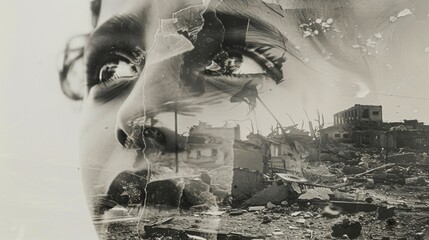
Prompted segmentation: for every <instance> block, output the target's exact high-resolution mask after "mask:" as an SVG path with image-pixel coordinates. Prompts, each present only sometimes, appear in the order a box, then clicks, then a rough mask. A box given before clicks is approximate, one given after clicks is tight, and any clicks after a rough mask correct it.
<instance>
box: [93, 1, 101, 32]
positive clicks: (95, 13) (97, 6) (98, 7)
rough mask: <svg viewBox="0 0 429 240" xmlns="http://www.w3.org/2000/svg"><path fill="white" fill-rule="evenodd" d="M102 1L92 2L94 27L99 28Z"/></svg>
mask: <svg viewBox="0 0 429 240" xmlns="http://www.w3.org/2000/svg"><path fill="white" fill-rule="evenodd" d="M100 10H101V0H92V1H91V15H92V26H93V27H95V26H97V23H98V18H99V17H100Z"/></svg>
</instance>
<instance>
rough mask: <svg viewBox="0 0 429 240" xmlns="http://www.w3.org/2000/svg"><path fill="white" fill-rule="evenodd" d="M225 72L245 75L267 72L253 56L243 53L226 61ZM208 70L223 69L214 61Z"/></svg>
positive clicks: (216, 70)
mask: <svg viewBox="0 0 429 240" xmlns="http://www.w3.org/2000/svg"><path fill="white" fill-rule="evenodd" d="M224 65H225V66H224V68H225V69H224V74H234V75H244V74H259V73H265V70H264V69H263V68H262V67H261V65H260V64H259V63H257V62H256V61H255V60H254V59H252V58H251V57H248V56H245V55H243V56H242V57H241V58H239V57H229V58H228V59H226V60H225V62H224ZM206 70H208V71H211V72H218V71H221V70H222V67H221V66H220V65H219V64H218V63H216V62H215V61H212V62H211V64H210V65H209V66H207V67H206Z"/></svg>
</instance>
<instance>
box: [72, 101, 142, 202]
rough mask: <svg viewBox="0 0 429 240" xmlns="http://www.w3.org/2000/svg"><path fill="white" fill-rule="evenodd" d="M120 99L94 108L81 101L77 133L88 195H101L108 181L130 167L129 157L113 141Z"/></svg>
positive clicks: (90, 104) (114, 139)
mask: <svg viewBox="0 0 429 240" xmlns="http://www.w3.org/2000/svg"><path fill="white" fill-rule="evenodd" d="M121 103H122V101H121V99H118V100H113V101H110V102H108V103H104V104H98V103H96V102H94V101H92V100H89V101H85V102H84V106H83V118H82V122H81V132H80V140H79V142H80V160H81V170H82V177H83V182H84V185H85V190H86V192H87V194H88V195H93V194H103V193H105V191H106V188H107V187H108V185H109V184H110V181H111V180H113V178H114V177H115V176H116V175H117V174H118V173H120V172H122V171H124V170H126V169H129V168H130V167H132V164H133V160H134V158H133V153H131V152H127V151H124V150H123V148H122V146H121V145H120V144H119V143H118V141H117V140H116V137H115V126H116V116H117V112H118V109H119V106H120V105H121Z"/></svg>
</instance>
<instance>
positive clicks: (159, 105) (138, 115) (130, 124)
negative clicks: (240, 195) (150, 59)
mask: <svg viewBox="0 0 429 240" xmlns="http://www.w3.org/2000/svg"><path fill="white" fill-rule="evenodd" d="M179 76H180V59H178V58H177V59H175V58H173V59H170V60H166V61H164V62H162V63H158V64H152V65H148V66H146V67H145V69H144V70H143V72H142V74H141V76H140V77H139V79H138V80H137V81H136V83H135V85H134V87H133V89H132V90H131V92H130V94H129V95H128V97H127V98H126V100H125V101H124V102H123V104H122V106H121V107H120V109H119V112H118V115H117V121H116V137H117V140H118V142H119V143H120V144H121V145H123V146H124V147H126V148H130V149H144V148H146V147H149V146H150V147H157V148H162V149H163V150H173V149H175V148H176V144H177V143H173V142H172V141H174V139H176V140H177V137H175V136H174V134H175V133H174V129H169V128H166V127H162V128H160V127H155V126H154V123H155V120H154V119H155V117H156V116H157V115H158V114H159V113H165V112H171V113H174V111H175V109H174V102H175V101H176V100H177V99H178V97H179V95H180V94H181V93H182V91H181V90H180V81H179ZM172 116H173V115H172ZM171 139H173V140H171Z"/></svg>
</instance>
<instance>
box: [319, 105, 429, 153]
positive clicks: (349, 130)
mask: <svg viewBox="0 0 429 240" xmlns="http://www.w3.org/2000/svg"><path fill="white" fill-rule="evenodd" d="M320 140H321V143H322V144H326V143H338V142H342V143H353V144H355V145H356V146H368V147H373V148H386V149H398V148H404V147H408V148H411V149H417V150H426V151H427V150H429V148H428V145H429V125H424V123H422V122H419V121H418V120H404V122H392V123H385V122H383V113H382V106H374V105H359V104H356V105H355V106H353V107H351V108H349V109H347V110H344V111H341V112H338V113H336V114H334V125H333V126H331V127H327V128H324V129H321V130H320Z"/></svg>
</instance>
